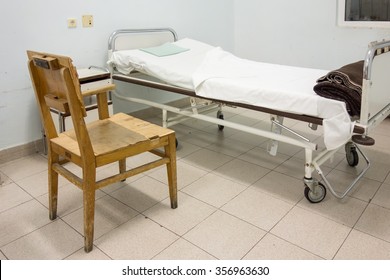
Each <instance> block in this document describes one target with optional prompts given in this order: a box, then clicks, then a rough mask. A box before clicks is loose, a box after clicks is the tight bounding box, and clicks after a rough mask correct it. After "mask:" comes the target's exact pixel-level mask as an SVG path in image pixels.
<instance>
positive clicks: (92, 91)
mask: <svg viewBox="0 0 390 280" xmlns="http://www.w3.org/2000/svg"><path fill="white" fill-rule="evenodd" d="M113 89H115V85H114V84H108V85H104V86H101V87H97V88H94V89H88V90H84V91H82V92H81V94H82V96H91V95H97V94H99V93H106V92H107V91H110V90H113Z"/></svg>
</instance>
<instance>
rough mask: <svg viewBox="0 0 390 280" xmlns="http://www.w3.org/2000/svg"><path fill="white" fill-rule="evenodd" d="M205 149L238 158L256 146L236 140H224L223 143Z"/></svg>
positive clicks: (219, 142)
mask: <svg viewBox="0 0 390 280" xmlns="http://www.w3.org/2000/svg"><path fill="white" fill-rule="evenodd" d="M205 148H206V149H208V150H212V151H214V152H217V153H221V154H225V155H228V156H231V157H237V156H239V155H241V154H244V153H246V152H248V151H249V150H251V149H253V148H254V146H253V145H250V144H246V143H243V142H239V141H236V140H230V139H228V138H223V139H222V140H221V141H218V142H216V143H213V144H211V145H209V146H206V147H205Z"/></svg>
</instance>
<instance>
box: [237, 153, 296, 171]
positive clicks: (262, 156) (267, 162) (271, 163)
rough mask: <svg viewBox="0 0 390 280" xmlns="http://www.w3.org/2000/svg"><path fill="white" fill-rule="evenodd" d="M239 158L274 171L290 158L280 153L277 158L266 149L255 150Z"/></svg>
mask: <svg viewBox="0 0 390 280" xmlns="http://www.w3.org/2000/svg"><path fill="white" fill-rule="evenodd" d="M238 158H239V159H241V160H245V161H247V162H250V163H253V164H257V165H259V166H262V167H265V168H268V169H274V168H276V167H277V166H279V165H280V164H282V163H283V162H285V161H286V160H288V159H289V158H290V156H287V155H285V154H282V153H278V154H277V155H276V156H271V155H270V154H269V153H268V152H267V150H265V149H261V148H254V149H252V150H250V151H248V152H246V153H245V154H242V155H240V156H239V157H238Z"/></svg>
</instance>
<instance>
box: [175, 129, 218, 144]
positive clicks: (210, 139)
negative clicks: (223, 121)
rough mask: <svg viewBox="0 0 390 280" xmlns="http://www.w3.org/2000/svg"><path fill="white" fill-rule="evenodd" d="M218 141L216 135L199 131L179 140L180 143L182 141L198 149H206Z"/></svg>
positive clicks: (193, 131) (191, 132)
mask: <svg viewBox="0 0 390 280" xmlns="http://www.w3.org/2000/svg"><path fill="white" fill-rule="evenodd" d="M217 140H218V135H216V134H211V133H206V132H203V131H200V130H196V129H194V130H192V131H190V132H189V133H188V134H186V135H183V136H181V137H180V138H179V142H180V141H184V142H187V143H190V144H193V145H196V146H199V147H203V148H204V147H206V146H209V145H210V144H212V143H214V142H216V141H217Z"/></svg>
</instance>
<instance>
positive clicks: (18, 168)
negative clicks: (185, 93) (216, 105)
mask: <svg viewBox="0 0 390 280" xmlns="http://www.w3.org/2000/svg"><path fill="white" fill-rule="evenodd" d="M225 119H234V120H235V121H237V122H244V123H249V124H251V125H252V126H254V127H266V126H267V125H269V124H268V117H267V116H266V115H263V114H260V113H254V112H251V111H246V110H242V109H237V110H233V109H227V111H226V112H225ZM152 120H153V121H157V120H156V119H152ZM286 123H287V124H288V125H289V126H290V127H293V128H295V129H296V130H297V131H303V132H304V134H305V135H306V136H307V137H308V138H310V139H316V140H315V141H316V142H318V144H319V145H320V146H321V145H322V142H321V137H320V134H321V132H320V131H311V130H310V129H308V128H307V127H306V126H305V125H304V124H302V123H299V122H296V121H291V120H286ZM173 128H174V129H175V130H176V132H177V137H178V140H179V147H178V185H179V207H178V208H177V209H175V210H172V209H170V207H169V199H168V191H167V181H166V174H165V168H163V167H162V168H160V169H156V170H153V171H149V172H147V173H146V174H143V175H138V176H136V177H134V178H129V179H128V180H127V181H126V182H123V183H121V184H116V185H113V186H109V187H107V188H105V189H102V190H100V191H98V194H97V198H96V199H97V201H96V217H95V242H94V249H93V251H92V252H91V253H89V254H86V253H85V252H84V251H83V233H82V221H83V217H82V195H81V191H80V190H78V189H77V188H76V187H74V186H72V185H71V184H69V183H68V182H67V181H65V180H63V179H62V180H61V181H60V191H59V206H58V215H59V218H57V219H56V220H55V221H50V220H49V214H48V209H47V205H48V199H47V182H46V180H47V179H46V176H47V166H46V158H45V157H44V156H43V155H40V154H35V155H32V156H28V157H25V158H22V159H19V160H15V161H12V162H8V163H6V164H2V165H0V173H1V174H0V175H1V180H2V181H3V182H2V185H1V187H0V228H1V229H0V259H166V260H167V259H236V260H237V259H390V119H387V120H386V121H385V122H384V123H382V124H381V125H380V126H379V127H377V129H376V130H375V133H374V134H373V136H374V137H375V139H376V142H377V143H376V145H375V146H373V147H364V148H363V149H364V151H366V152H367V154H368V156H369V158H370V159H371V160H372V168H371V169H370V170H369V172H368V173H367V174H366V176H365V178H363V180H362V181H361V182H360V183H359V184H358V186H357V188H356V189H355V190H354V191H353V192H352V193H351V194H350V195H349V196H347V197H346V198H345V199H343V200H338V199H336V198H335V197H334V196H332V194H331V193H330V192H328V195H327V197H326V198H325V200H324V201H323V202H322V203H319V204H311V203H309V202H308V201H307V200H306V198H305V197H304V195H303V189H304V187H303V182H302V177H303V158H304V156H303V152H302V150H301V149H299V148H297V147H294V146H290V145H286V144H280V147H279V153H278V155H277V156H275V157H272V156H270V155H268V153H267V152H266V150H265V149H266V147H267V139H264V138H261V137H257V136H253V135H249V134H245V133H242V132H238V131H235V130H233V129H230V128H225V130H224V131H223V132H220V131H218V129H217V128H216V126H215V125H210V124H208V123H204V122H201V121H194V120H192V121H187V122H186V123H184V124H180V125H176V126H175V127H173ZM343 153H344V151H343V149H341V150H340V151H339V152H338V153H337V154H336V155H335V157H334V159H333V161H332V162H326V163H325V164H324V166H323V170H324V172H325V173H326V174H327V176H328V178H329V180H330V181H331V182H332V183H333V184H334V185H335V186H336V187H335V188H336V190H339V191H342V188H340V187H339V186H345V185H346V184H348V183H349V182H350V181H351V180H352V179H353V175H354V174H355V173H356V172H357V171H356V170H360V169H361V168H362V165H363V164H359V166H358V167H357V168H351V167H349V166H348V165H347V163H346V161H345V159H344V158H345V156H344V154H343ZM149 157H150V156H139V157H136V158H134V159H131V160H129V161H128V164H129V165H133V164H135V163H138V162H142V161H143V160H145V159H147V158H149ZM360 162H363V160H360ZM70 168H73V167H72V166H71V167H70ZM113 168H116V166H110V167H108V168H104V169H100V170H99V176H103V175H104V174H107V173H109V172H110V171H112V170H113Z"/></svg>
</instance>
